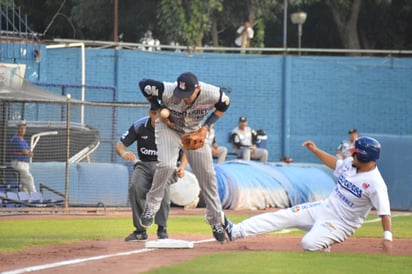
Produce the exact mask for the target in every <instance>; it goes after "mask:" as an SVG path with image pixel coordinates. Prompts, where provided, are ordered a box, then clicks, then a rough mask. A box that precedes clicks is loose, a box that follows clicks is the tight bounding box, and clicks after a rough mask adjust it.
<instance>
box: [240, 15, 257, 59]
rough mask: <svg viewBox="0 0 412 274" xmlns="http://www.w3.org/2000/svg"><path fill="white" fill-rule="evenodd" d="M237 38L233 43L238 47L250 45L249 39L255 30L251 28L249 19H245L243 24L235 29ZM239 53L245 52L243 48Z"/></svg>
mask: <svg viewBox="0 0 412 274" xmlns="http://www.w3.org/2000/svg"><path fill="white" fill-rule="evenodd" d="M236 33H237V35H238V36H237V38H236V40H235V44H236V46H238V47H241V48H242V49H244V48H248V47H249V45H250V40H252V39H253V36H254V34H255V32H254V31H253V28H252V27H251V25H250V22H249V21H246V22H245V24H244V25H243V26H240V27H239V28H238V29H237V31H236ZM240 53H245V51H244V50H242V51H241V52H240Z"/></svg>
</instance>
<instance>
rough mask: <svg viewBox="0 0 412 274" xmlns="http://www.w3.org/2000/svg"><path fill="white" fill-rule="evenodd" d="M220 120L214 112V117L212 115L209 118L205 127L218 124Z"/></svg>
mask: <svg viewBox="0 0 412 274" xmlns="http://www.w3.org/2000/svg"><path fill="white" fill-rule="evenodd" d="M218 119H219V116H217V115H216V114H215V113H214V112H213V113H212V115H210V116H209V117H207V119H206V122H205V125H208V126H209V127H210V125H211V124H214V123H216V121H217V120H218Z"/></svg>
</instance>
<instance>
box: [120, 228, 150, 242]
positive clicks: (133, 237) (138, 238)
mask: <svg viewBox="0 0 412 274" xmlns="http://www.w3.org/2000/svg"><path fill="white" fill-rule="evenodd" d="M124 240H125V241H126V242H144V241H146V240H147V232H146V230H145V231H135V232H132V233H131V234H130V235H129V236H127V237H126V238H125V239H124Z"/></svg>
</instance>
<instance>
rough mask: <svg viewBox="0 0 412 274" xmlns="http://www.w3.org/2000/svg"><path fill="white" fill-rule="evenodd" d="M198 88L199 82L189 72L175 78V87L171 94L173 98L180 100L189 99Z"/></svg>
mask: <svg viewBox="0 0 412 274" xmlns="http://www.w3.org/2000/svg"><path fill="white" fill-rule="evenodd" d="M198 86H199V81H198V80H197V76H196V75H194V74H193V73H191V72H185V73H182V74H181V75H180V76H179V77H178V78H177V86H176V88H175V90H174V92H173V96H176V97H178V98H181V99H184V98H189V97H190V96H192V94H193V92H194V91H195V89H196V88H197V87H198Z"/></svg>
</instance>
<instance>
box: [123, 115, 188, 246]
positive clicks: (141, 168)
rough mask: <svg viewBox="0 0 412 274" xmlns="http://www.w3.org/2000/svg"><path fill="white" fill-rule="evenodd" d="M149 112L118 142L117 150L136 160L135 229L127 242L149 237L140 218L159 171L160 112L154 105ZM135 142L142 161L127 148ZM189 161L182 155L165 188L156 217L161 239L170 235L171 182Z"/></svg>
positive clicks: (133, 184)
mask: <svg viewBox="0 0 412 274" xmlns="http://www.w3.org/2000/svg"><path fill="white" fill-rule="evenodd" d="M148 114H149V116H146V117H143V118H142V119H139V120H137V121H136V122H134V123H133V124H132V125H131V126H130V128H129V129H128V131H126V132H125V133H124V134H123V135H122V137H121V138H120V140H119V142H118V143H117V144H116V153H117V154H118V155H119V156H120V157H122V158H123V159H124V160H127V161H133V162H136V163H135V165H134V170H133V175H132V179H131V184H130V186H129V200H130V204H131V207H132V217H133V225H134V227H135V231H134V232H132V233H131V234H130V235H129V236H127V237H126V238H125V241H126V242H136V241H146V240H147V238H148V236H147V231H146V228H145V227H143V226H142V225H141V224H140V221H139V219H140V216H141V215H142V213H143V210H144V205H145V202H146V194H147V192H149V190H150V188H151V186H152V181H153V176H154V173H155V170H156V164H157V147H156V144H155V136H154V127H155V120H156V118H157V111H156V109H154V108H150V109H149V111H148ZM134 142H137V152H138V155H139V160H137V157H136V155H135V154H134V153H133V152H131V151H128V150H127V147H129V146H131V145H132V144H133V143H134ZM186 164H187V160H186V157H185V155H184V154H182V156H181V162H180V165H178V167H177V169H176V171H175V174H173V175H172V176H171V177H170V178H169V180H168V183H167V187H166V188H165V191H164V193H165V194H164V196H163V199H162V202H161V207H160V209H159V211H158V212H157V213H156V216H155V223H156V224H157V237H158V238H159V239H167V238H168V234H167V219H168V216H169V210H170V199H169V185H170V184H172V183H176V181H177V177H180V178H181V177H183V176H184V171H185V167H186ZM176 176H177V177H176Z"/></svg>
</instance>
